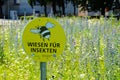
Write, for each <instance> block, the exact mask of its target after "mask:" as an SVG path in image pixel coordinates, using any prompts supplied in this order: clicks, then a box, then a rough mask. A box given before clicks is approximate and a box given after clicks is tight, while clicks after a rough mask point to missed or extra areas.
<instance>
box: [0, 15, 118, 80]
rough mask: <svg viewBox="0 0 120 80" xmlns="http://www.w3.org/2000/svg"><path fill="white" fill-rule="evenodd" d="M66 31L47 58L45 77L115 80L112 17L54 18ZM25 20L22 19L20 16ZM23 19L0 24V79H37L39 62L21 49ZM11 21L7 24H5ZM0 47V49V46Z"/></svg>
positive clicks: (115, 45)
mask: <svg viewBox="0 0 120 80" xmlns="http://www.w3.org/2000/svg"><path fill="white" fill-rule="evenodd" d="M56 20H57V21H59V22H60V24H61V25H62V26H63V28H64V30H65V33H66V37H67V38H66V39H67V43H66V47H65V50H64V52H63V53H62V54H61V55H60V56H59V57H58V58H56V59H55V60H54V61H53V62H47V79H48V80H119V79H120V73H119V72H120V60H119V57H120V39H119V36H120V31H119V30H120V26H119V25H120V23H119V22H116V20H115V19H113V18H110V19H104V18H100V19H99V20H98V19H87V18H78V17H72V18H69V17H65V18H56ZM24 21H26V20H24ZM24 21H22V22H21V21H15V22H13V23H11V22H8V23H6V24H7V25H5V26H4V34H3V33H2V34H3V35H5V37H2V36H1V35H0V40H1V41H2V39H3V38H4V39H3V40H4V46H3V48H2V47H0V49H2V50H3V52H4V55H5V57H4V61H5V63H4V64H3V63H2V64H3V65H0V80H39V79H40V70H39V67H40V65H39V62H36V61H34V60H33V59H32V58H31V57H28V55H27V53H25V52H24V51H23V48H22V43H21V33H22V30H23V28H24V27H23V26H24V25H26V22H24ZM9 24H11V25H9ZM0 51H1V50H0Z"/></svg>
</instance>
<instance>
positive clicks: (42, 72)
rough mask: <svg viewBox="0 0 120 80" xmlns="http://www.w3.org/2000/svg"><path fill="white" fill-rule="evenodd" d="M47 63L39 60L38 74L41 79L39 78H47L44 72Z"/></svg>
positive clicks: (45, 71) (45, 79) (44, 79)
mask: <svg viewBox="0 0 120 80" xmlns="http://www.w3.org/2000/svg"><path fill="white" fill-rule="evenodd" d="M46 66H47V64H46V62H40V74H41V75H40V76H41V79H40V80H47V77H46V74H47V70H46V69H47V68H46Z"/></svg>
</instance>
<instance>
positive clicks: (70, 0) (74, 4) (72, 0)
mask: <svg viewBox="0 0 120 80" xmlns="http://www.w3.org/2000/svg"><path fill="white" fill-rule="evenodd" d="M67 1H69V2H71V3H72V4H73V7H74V15H76V7H78V5H79V4H81V3H84V2H86V0H84V1H82V2H81V0H67Z"/></svg>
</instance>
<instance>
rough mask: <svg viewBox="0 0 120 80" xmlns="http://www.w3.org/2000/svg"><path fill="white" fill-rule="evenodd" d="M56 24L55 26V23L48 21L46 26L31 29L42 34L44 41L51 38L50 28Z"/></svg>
mask: <svg viewBox="0 0 120 80" xmlns="http://www.w3.org/2000/svg"><path fill="white" fill-rule="evenodd" d="M54 26H55V25H54V24H52V23H50V22H47V23H46V25H45V26H40V27H37V29H30V32H32V33H34V34H40V38H41V37H42V38H43V41H44V39H48V40H49V38H50V35H51V34H50V30H49V28H53V27H54Z"/></svg>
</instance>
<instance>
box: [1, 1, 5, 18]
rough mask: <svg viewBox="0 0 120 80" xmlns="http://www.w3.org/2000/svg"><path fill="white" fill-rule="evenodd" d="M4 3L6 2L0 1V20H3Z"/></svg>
mask: <svg viewBox="0 0 120 80" xmlns="http://www.w3.org/2000/svg"><path fill="white" fill-rule="evenodd" d="M5 2H7V0H0V18H3V13H2V6H3V5H4V3H5Z"/></svg>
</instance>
